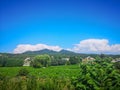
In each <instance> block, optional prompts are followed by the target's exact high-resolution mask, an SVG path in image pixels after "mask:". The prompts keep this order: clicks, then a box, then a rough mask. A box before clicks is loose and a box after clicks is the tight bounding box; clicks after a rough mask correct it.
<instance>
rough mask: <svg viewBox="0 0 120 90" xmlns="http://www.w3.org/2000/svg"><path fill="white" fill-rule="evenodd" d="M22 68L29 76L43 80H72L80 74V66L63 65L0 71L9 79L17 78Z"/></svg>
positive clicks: (14, 68)
mask: <svg viewBox="0 0 120 90" xmlns="http://www.w3.org/2000/svg"><path fill="white" fill-rule="evenodd" d="M22 68H26V69H27V70H28V71H29V72H30V73H29V75H33V76H37V77H41V78H45V77H46V78H47V77H49V78H51V77H61V78H70V77H72V76H73V77H74V76H77V75H78V74H79V66H78V65H69V66H66V65H63V66H51V67H47V68H33V67H1V68H0V71H1V72H2V74H3V75H5V76H9V77H15V76H16V75H17V73H18V71H19V70H20V69H22Z"/></svg>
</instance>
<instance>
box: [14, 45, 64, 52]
mask: <svg viewBox="0 0 120 90" xmlns="http://www.w3.org/2000/svg"><path fill="white" fill-rule="evenodd" d="M43 49H49V50H53V51H60V50H61V49H62V48H61V47H59V46H48V45H45V44H36V45H31V44H20V45H18V46H17V47H16V48H15V49H14V51H13V53H23V52H26V51H38V50H43Z"/></svg>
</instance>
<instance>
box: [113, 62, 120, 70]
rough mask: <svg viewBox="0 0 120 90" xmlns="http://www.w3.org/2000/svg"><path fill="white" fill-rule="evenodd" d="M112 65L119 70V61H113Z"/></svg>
mask: <svg viewBox="0 0 120 90" xmlns="http://www.w3.org/2000/svg"><path fill="white" fill-rule="evenodd" d="M114 66H115V68H116V69H119V70H120V62H116V63H114Z"/></svg>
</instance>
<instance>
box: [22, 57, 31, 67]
mask: <svg viewBox="0 0 120 90" xmlns="http://www.w3.org/2000/svg"><path fill="white" fill-rule="evenodd" d="M30 63H31V58H30V57H27V58H26V59H25V60H24V64H23V66H30Z"/></svg>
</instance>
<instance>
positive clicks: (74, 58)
mask: <svg viewBox="0 0 120 90" xmlns="http://www.w3.org/2000/svg"><path fill="white" fill-rule="evenodd" d="M69 61H70V64H77V63H80V62H81V61H82V59H81V58H80V57H78V56H72V57H70V60H69Z"/></svg>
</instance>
